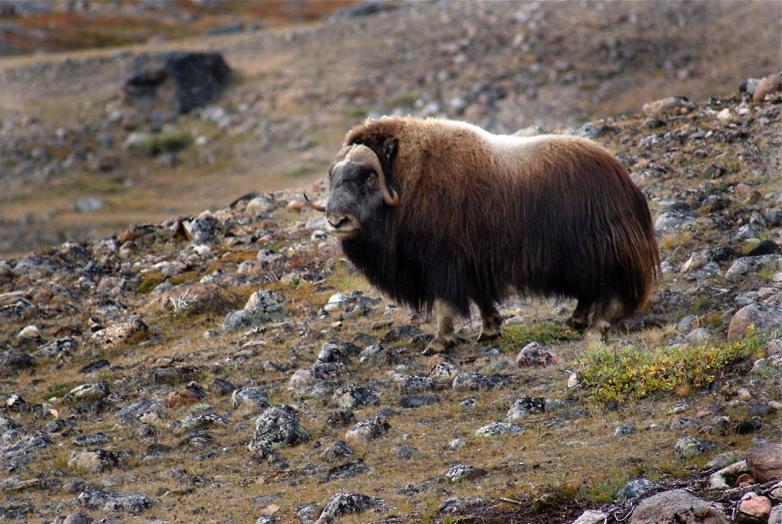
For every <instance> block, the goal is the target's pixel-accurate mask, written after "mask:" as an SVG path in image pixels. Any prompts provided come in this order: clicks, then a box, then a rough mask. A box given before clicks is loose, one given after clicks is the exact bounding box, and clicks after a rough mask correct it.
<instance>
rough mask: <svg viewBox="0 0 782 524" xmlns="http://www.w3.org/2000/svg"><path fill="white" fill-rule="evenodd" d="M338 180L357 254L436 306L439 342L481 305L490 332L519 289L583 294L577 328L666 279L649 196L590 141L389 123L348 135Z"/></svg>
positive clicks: (450, 124)
mask: <svg viewBox="0 0 782 524" xmlns="http://www.w3.org/2000/svg"><path fill="white" fill-rule="evenodd" d="M329 180H330V195H329V199H328V203H327V206H326V208H325V210H326V212H327V219H328V220H329V223H330V224H331V226H332V229H333V231H334V233H335V234H337V235H338V236H339V237H340V239H341V243H342V248H343V250H344V252H345V254H346V255H347V257H348V258H349V259H350V260H351V261H352V262H353V263H354V264H355V265H356V266H357V267H358V268H359V269H360V270H361V271H362V272H363V273H364V274H365V275H366V276H367V278H368V279H369V280H370V282H371V283H372V284H374V285H375V286H377V287H378V288H380V289H381V290H383V291H384V292H386V293H387V294H388V295H390V296H391V297H393V298H394V299H395V300H398V301H400V302H403V303H405V304H408V305H410V306H412V307H414V308H416V309H419V310H431V309H432V308H433V307H434V309H435V310H436V311H437V313H438V335H437V337H436V338H435V340H434V341H433V342H432V344H430V349H431V350H432V351H444V350H445V349H447V348H448V347H449V346H450V345H452V344H453V343H454V340H455V339H454V337H453V317H454V316H455V315H466V314H468V312H469V304H470V302H471V301H472V302H474V303H475V304H476V305H477V306H478V307H479V309H480V311H481V314H482V317H483V324H484V326H483V332H482V335H481V336H482V337H491V336H495V335H496V334H497V332H498V328H499V322H500V317H499V315H498V313H497V309H496V306H497V303H498V302H499V301H501V300H502V299H503V298H504V297H505V296H507V295H508V294H509V293H510V292H512V291H515V292H518V293H521V294H525V295H543V296H546V295H556V296H566V297H573V298H576V299H577V300H578V304H577V307H576V310H575V312H574V313H573V316H572V318H571V319H570V322H571V323H572V325H574V326H575V327H578V328H587V327H588V328H602V327H604V326H605V324H606V322H612V321H615V320H618V319H620V318H622V317H625V316H627V315H629V314H631V313H633V312H634V311H636V310H637V309H639V308H640V307H641V306H643V305H644V304H645V303H646V301H647V299H648V295H649V292H650V290H651V289H652V287H653V284H654V282H655V280H656V278H657V275H658V271H659V255H658V251H657V245H656V242H655V236H654V228H653V226H652V221H651V216H650V213H649V208H648V207H647V205H646V200H645V198H644V195H643V194H642V193H641V192H640V191H639V190H638V188H637V187H636V186H635V185H634V184H633V182H632V180H631V179H630V177H629V176H628V174H627V171H626V170H625V169H624V167H623V166H622V165H621V164H620V163H619V161H617V160H616V159H615V158H614V157H613V156H612V155H611V154H610V153H609V152H608V151H606V150H605V149H603V148H602V147H601V146H600V145H598V144H596V143H594V142H592V141H589V140H586V139H582V138H577V137H570V136H558V135H542V136H537V137H531V138H521V137H515V136H499V135H493V134H490V133H488V132H486V131H484V130H482V129H480V128H478V127H475V126H472V125H469V124H465V123H462V122H454V121H449V120H439V119H423V120H422V119H415V118H409V117H407V118H382V119H378V120H373V121H369V122H367V123H365V124H362V125H360V126H358V127H356V128H354V129H352V130H351V131H350V132H349V133H348V134H347V136H346V138H345V143H344V145H343V147H342V149H341V150H340V152H339V154H338V155H337V158H336V160H335V162H334V163H333V164H332V166H331V168H330V170H329Z"/></svg>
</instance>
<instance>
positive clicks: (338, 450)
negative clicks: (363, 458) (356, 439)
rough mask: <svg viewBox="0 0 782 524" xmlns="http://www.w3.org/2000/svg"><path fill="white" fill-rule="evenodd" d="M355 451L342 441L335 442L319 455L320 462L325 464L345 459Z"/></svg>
mask: <svg viewBox="0 0 782 524" xmlns="http://www.w3.org/2000/svg"><path fill="white" fill-rule="evenodd" d="M354 451H355V450H354V449H353V448H352V447H351V446H350V444H348V443H347V442H345V441H344V440H337V441H335V442H334V443H333V444H332V445H330V446H329V447H327V448H326V449H324V450H323V452H322V453H321V454H320V458H321V460H324V461H326V462H335V461H337V460H340V459H342V458H345V457H349V456H350V455H352V454H353V452H354Z"/></svg>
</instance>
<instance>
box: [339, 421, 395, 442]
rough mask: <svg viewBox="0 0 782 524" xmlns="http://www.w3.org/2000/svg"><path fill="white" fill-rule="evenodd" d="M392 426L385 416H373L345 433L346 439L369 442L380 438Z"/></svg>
mask: <svg viewBox="0 0 782 524" xmlns="http://www.w3.org/2000/svg"><path fill="white" fill-rule="evenodd" d="M390 428H391V424H389V423H388V421H386V419H385V418H383V417H378V416H376V417H372V418H371V419H369V420H362V421H361V422H359V423H358V424H356V425H355V426H353V427H352V428H351V429H350V430H348V432H347V433H345V440H358V441H364V442H367V441H369V440H374V439H376V438H379V437H381V436H383V435H385V434H386V433H388V430H389V429H390Z"/></svg>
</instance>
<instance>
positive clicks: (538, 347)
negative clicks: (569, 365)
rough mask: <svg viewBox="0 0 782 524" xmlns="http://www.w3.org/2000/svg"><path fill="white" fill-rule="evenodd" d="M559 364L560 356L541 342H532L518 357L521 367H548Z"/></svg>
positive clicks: (517, 360) (517, 363)
mask: <svg viewBox="0 0 782 524" xmlns="http://www.w3.org/2000/svg"><path fill="white" fill-rule="evenodd" d="M558 362H559V356H557V355H556V354H554V353H553V352H551V351H550V350H549V349H547V348H546V347H545V346H544V345H543V344H541V343H539V342H530V343H529V344H527V345H526V346H524V347H523V348H521V351H519V354H518V355H516V365H517V366H519V367H548V366H553V365H554V364H556V363H558Z"/></svg>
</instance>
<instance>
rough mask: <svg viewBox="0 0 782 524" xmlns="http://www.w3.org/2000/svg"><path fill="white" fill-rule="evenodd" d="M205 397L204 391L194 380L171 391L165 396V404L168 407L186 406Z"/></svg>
mask: <svg viewBox="0 0 782 524" xmlns="http://www.w3.org/2000/svg"><path fill="white" fill-rule="evenodd" d="M205 397H206V391H205V390H204V388H202V387H201V386H199V385H198V384H197V383H195V382H190V383H189V384H186V385H184V386H182V387H181V388H179V389H178V390H176V391H172V392H171V393H169V394H168V396H167V397H166V405H167V406H169V407H174V406H186V405H189V404H195V403H196V402H199V401H200V400H202V399H204V398H205Z"/></svg>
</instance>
